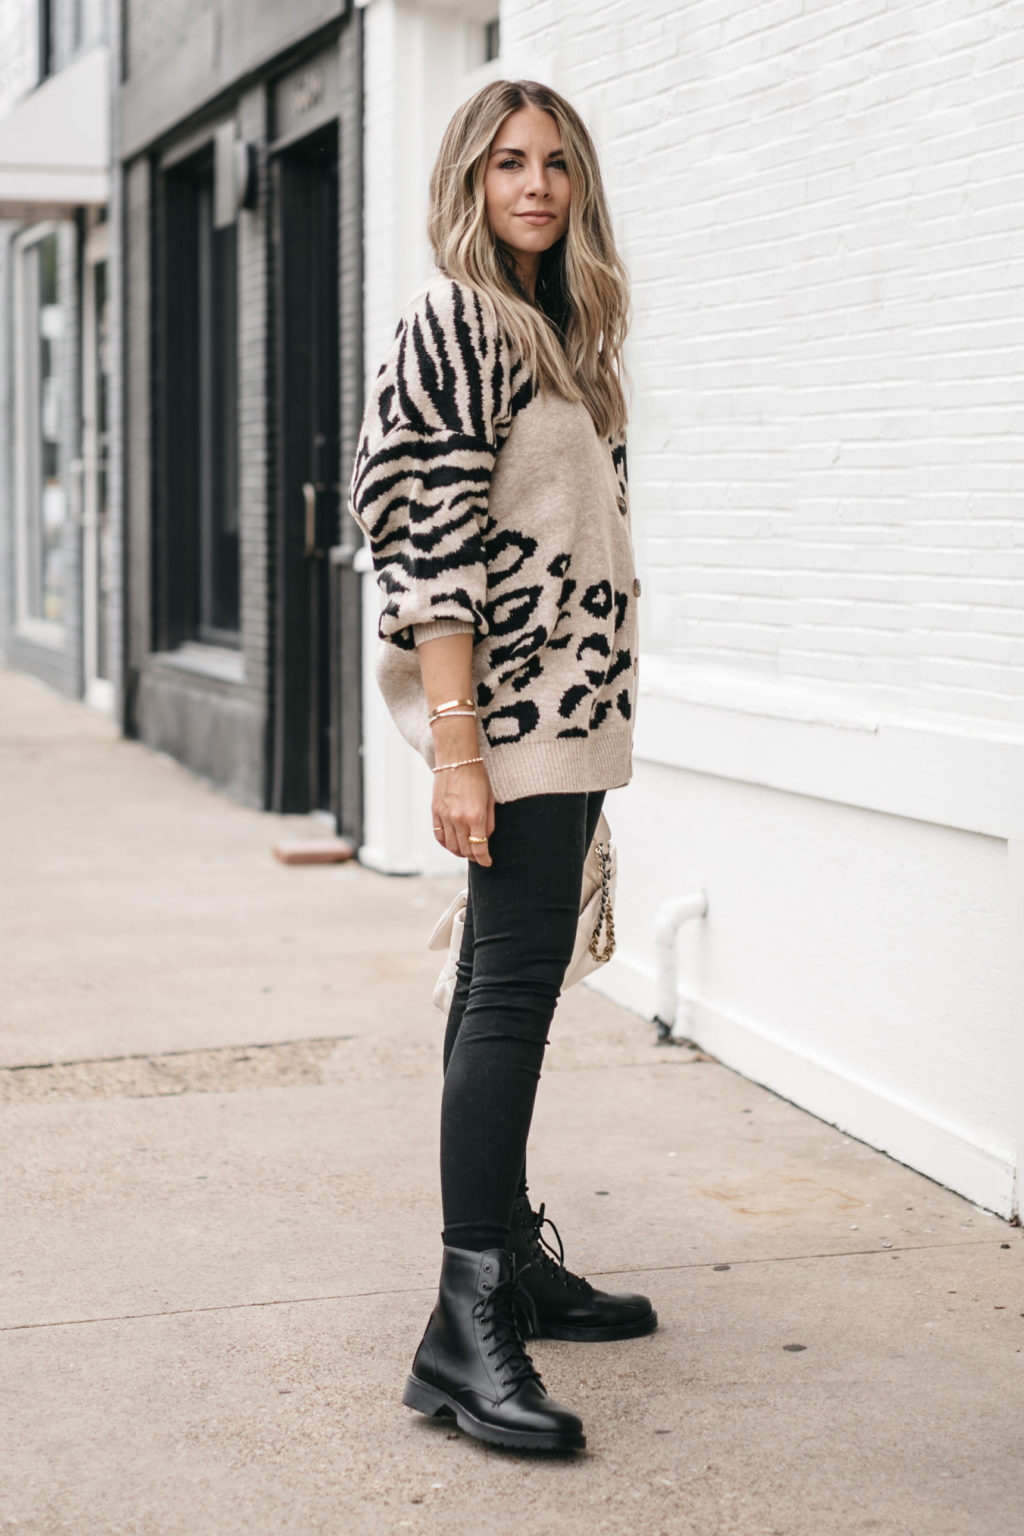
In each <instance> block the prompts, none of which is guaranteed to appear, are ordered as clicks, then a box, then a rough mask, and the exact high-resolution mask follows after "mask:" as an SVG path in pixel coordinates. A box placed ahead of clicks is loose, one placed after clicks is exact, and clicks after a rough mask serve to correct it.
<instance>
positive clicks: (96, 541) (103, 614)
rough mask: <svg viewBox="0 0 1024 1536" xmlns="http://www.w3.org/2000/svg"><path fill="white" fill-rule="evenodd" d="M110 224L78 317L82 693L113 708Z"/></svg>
mask: <svg viewBox="0 0 1024 1536" xmlns="http://www.w3.org/2000/svg"><path fill="white" fill-rule="evenodd" d="M109 251H110V226H109V225H108V224H106V223H103V224H96V225H94V226H93V227H92V229H90V230H89V233H88V235H87V237H86V245H85V271H84V274H83V296H82V297H83V316H82V562H83V574H84V581H83V598H84V619H83V621H84V639H85V696H86V701H87V702H88V703H89V704H91V705H93V707H94V708H96V709H103V710H112V709H113V707H114V687H113V682H112V680H111V669H110V635H109V622H110V593H111V584H112V580H113V562H112V559H111V530H110V500H109V486H110V476H109V461H110V422H109V412H110V387H109V384H110V308H111V306H110V291H109V271H110V266H109Z"/></svg>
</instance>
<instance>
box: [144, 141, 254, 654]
mask: <svg viewBox="0 0 1024 1536" xmlns="http://www.w3.org/2000/svg"><path fill="white" fill-rule="evenodd" d="M163 208H164V225H165V228H164V239H163V263H162V270H163V278H162V281H161V282H160V284H159V289H160V292H159V302H160V303H161V305H162V322H163V323H162V338H163V354H164V358H165V367H164V370H163V381H162V382H163V401H162V407H161V416H162V421H161V426H162V433H161V437H162V457H163V464H164V473H163V476H162V486H163V494H162V502H163V505H162V507H161V509H160V511H161V529H160V531H161V533H162V538H161V539H160V540H159V541H158V548H157V558H158V561H160V562H162V564H163V570H162V582H161V583H160V586H161V590H162V593H163V612H162V621H163V623H162V634H161V635H159V636H158V643H159V644H161V645H162V646H163V647H165V648H171V647H173V646H176V645H180V644H181V643H182V642H183V641H185V640H200V641H204V642H206V643H208V644H214V645H235V646H237V645H238V643H239V618H240V612H239V608H240V583H239V543H238V431H237V414H238V413H237V406H238V366H237V347H238V321H237V277H236V240H235V226H234V224H230V225H227V226H225V227H223V228H217V227H216V226H215V224H214V178H213V154H212V149H208V150H205V151H204V152H203V153H202V154H200V155H199V156H197V157H195V158H194V159H192V160H189V161H187V162H185V164H184V165H182V166H180V167H177V166H176V167H175V168H174V169H173V170H169V171H167V172H166V173H165V176H164V198H163Z"/></svg>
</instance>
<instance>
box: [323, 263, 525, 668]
mask: <svg viewBox="0 0 1024 1536" xmlns="http://www.w3.org/2000/svg"><path fill="white" fill-rule="evenodd" d="M506 375H507V347H506V344H505V343H504V341H503V339H502V338H501V337H500V335H499V333H498V331H497V328H496V327H495V326H494V325H493V324H492V323H489V322H488V320H487V319H486V318H485V315H484V312H483V309H482V306H481V304H480V300H479V298H478V297H477V295H476V294H475V293H474V291H473V290H472V289H471V288H467V287H464V286H463V285H462V284H459V283H454V282H452V281H451V280H449V279H447V278H444V279H441V280H438V281H436V282H434V283H433V284H432V285H431V286H430V287H429V288H428V289H427V290H426V292H425V293H424V294H423V295H422V296H421V297H420V298H419V299H418V300H416V301H415V302H414V303H413V304H412V305H411V306H410V307H409V309H407V311H406V312H405V314H404V315H403V317H402V320H401V323H400V324H399V327H398V331H397V333H396V336H395V340H394V344H393V346H392V348H391V351H390V353H389V355H388V357H387V359H386V360H385V362H384V364H383V366H382V368H381V370H380V372H379V374H378V375H377V379H376V382H375V384H374V386H373V389H372V391H371V393H370V399H369V401H368V404H367V408H366V414H365V417H364V420H363V428H362V432H361V435H360V440H359V446H358V448H357V450H356V458H355V465H354V469H353V474H352V484H351V489H350V495H349V511H350V512H351V513H352V516H353V517H354V518H355V520H356V522H357V523H358V524H359V525H360V527H361V528H362V529H363V530H364V531H365V533H366V535H367V538H368V539H369V541H370V552H371V555H372V558H373V565H374V570H375V571H376V573H377V584H378V586H379V588H380V595H381V611H380V619H379V623H378V634H379V635H380V637H381V639H382V640H389V641H391V642H392V643H393V644H394V645H397V646H399V647H401V648H402V649H406V650H408V649H412V647H413V645H414V643H415V629H416V627H417V626H421V625H430V626H431V631H430V632H431V633H435V632H437V633H444V632H449V633H451V632H457V631H458V630H459V629H460V628H465V629H473V630H474V631H475V632H476V633H477V634H480V635H483V634H486V633H487V632H488V628H489V626H488V622H487V618H486V616H485V610H484V604H485V600H486V596H487V574H486V567H485V558H484V545H483V529H484V525H485V523H486V517H487V497H488V492H489V489H490V482H491V472H492V469H493V467H494V460H495V455H496V453H497V451H498V448H499V446H500V433H501V424H502V421H503V419H504V417H505V416H506V415H507V414H508V392H509V385H508V380H507V377H506ZM434 626H438V627H437V629H436V630H435V628H434ZM441 626H445V627H444V628H442V627H441Z"/></svg>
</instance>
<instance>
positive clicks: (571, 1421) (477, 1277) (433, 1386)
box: [402, 1247, 587, 1451]
mask: <svg viewBox="0 0 1024 1536" xmlns="http://www.w3.org/2000/svg"><path fill="white" fill-rule="evenodd" d="M516 1290H517V1281H516V1278H515V1273H514V1269H513V1261H512V1255H511V1254H510V1253H506V1252H505V1251H504V1249H501V1248H489V1249H488V1250H487V1251H486V1252H485V1253H473V1252H471V1251H470V1250H468V1249H465V1248H447V1247H446V1248H445V1250H444V1256H443V1259H442V1261H441V1284H440V1288H439V1291H438V1297H437V1305H436V1306H435V1308H434V1310H433V1312H432V1313H431V1315H430V1321H429V1322H428V1324H427V1331H426V1332H425V1333H424V1335H423V1339H422V1342H421V1343H420V1347H419V1349H418V1350H417V1351H416V1357H415V1359H414V1360H413V1363H412V1375H411V1376H410V1377H409V1378H408V1380H407V1381H406V1384H405V1391H404V1392H403V1393H402V1401H403V1403H405V1404H406V1405H407V1406H408V1407H409V1408H417V1409H419V1411H420V1413H427V1414H431V1415H432V1416H434V1417H439V1416H443V1417H449V1418H451V1417H453V1416H454V1418H455V1422H456V1423H457V1424H458V1426H459V1428H460V1429H462V1430H465V1432H466V1434H467V1435H475V1436H476V1437H477V1439H478V1440H488V1441H490V1442H491V1443H492V1444H493V1445H507V1446H514V1447H517V1448H518V1449H520V1450H528V1451H576V1450H582V1449H583V1447H584V1446H585V1445H586V1443H587V1442H586V1439H585V1437H584V1434H583V1425H582V1424H581V1422H580V1420H579V1419H578V1418H577V1417H576V1415H575V1414H574V1413H571V1412H570V1411H569V1409H568V1408H563V1407H562V1405H561V1403H556V1402H553V1401H552V1399H551V1398H550V1397H548V1395H547V1393H546V1392H545V1390H544V1383H543V1382H542V1381H541V1379H540V1376H539V1375H538V1374H537V1371H536V1370H535V1369H534V1365H533V1361H532V1360H531V1359H530V1357H529V1355H528V1354H527V1353H526V1350H525V1348H524V1347H523V1340H522V1335H521V1333H520V1331H519V1323H518V1319H517V1315H516V1314H517V1309H516Z"/></svg>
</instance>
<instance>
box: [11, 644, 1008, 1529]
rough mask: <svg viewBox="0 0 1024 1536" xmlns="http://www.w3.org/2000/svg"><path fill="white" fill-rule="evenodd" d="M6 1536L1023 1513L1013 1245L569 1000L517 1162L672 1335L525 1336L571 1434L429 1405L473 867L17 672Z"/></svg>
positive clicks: (633, 1029) (828, 1135)
mask: <svg viewBox="0 0 1024 1536" xmlns="http://www.w3.org/2000/svg"><path fill="white" fill-rule="evenodd" d="M0 814H2V817H3V828H2V843H0V847H2V854H0V862H2V877H0V946H2V957H0V958H2V967H0V1105H2V1107H0V1126H2V1141H0V1159H2V1168H3V1207H2V1209H3V1214H2V1218H0V1220H2V1229H3V1230H2V1240H0V1275H2V1300H0V1310H2V1315H0V1338H2V1358H3V1368H2V1382H3V1398H2V1412H3V1426H4V1428H3V1433H2V1435H0V1532H6V1531H8V1530H10V1531H12V1532H15V1533H19V1536H21V1533H33V1536H51V1533H57V1532H65V1531H70V1532H72V1533H74V1536H236V1533H237V1536H278V1533H295V1536H313V1533H325V1536H326V1533H331V1536H335V1533H337V1536H361V1533H364V1532H366V1533H374V1536H376V1533H384V1532H396V1533H399V1532H412V1533H417V1532H418V1533H429V1536H442V1533H444V1536H463V1533H469V1532H474V1533H475V1532H477V1531H479V1530H481V1529H486V1530H487V1531H490V1532H494V1533H497V1536H504V1533H505V1532H509V1533H512V1532H530V1533H535V1536H549V1533H550V1536H555V1533H559V1536H572V1533H575V1532H580V1533H583V1532H587V1533H590V1532H594V1531H608V1532H612V1533H615V1536H634V1533H636V1536H691V1533H694V1536H732V1533H735V1536H830V1533H837V1536H860V1533H868V1532H870V1533H872V1536H909V1533H913V1536H1015V1533H1018V1532H1021V1531H1024V1428H1022V1426H1024V1382H1022V1370H1024V1353H1022V1349H1024V1283H1022V1280H1024V1264H1022V1244H1021V1233H1020V1231H1019V1230H1018V1229H1015V1228H1011V1227H1008V1226H1006V1225H1005V1224H1004V1223H1003V1222H1001V1221H999V1220H998V1219H997V1218H995V1217H994V1216H991V1215H989V1214H987V1213H985V1212H983V1211H980V1210H978V1209H976V1208H974V1207H972V1206H971V1205H969V1204H968V1203H967V1202H965V1201H963V1200H961V1199H960V1198H958V1197H957V1196H955V1195H952V1194H950V1193H949V1192H948V1191H946V1190H944V1189H942V1188H940V1187H938V1186H937V1185H935V1184H932V1183H931V1182H930V1181H929V1180H927V1179H925V1178H922V1177H920V1176H918V1175H916V1174H914V1173H912V1172H910V1171H909V1170H908V1169H906V1168H904V1167H902V1166H900V1165H899V1164H896V1163H893V1162H892V1161H890V1160H889V1159H888V1158H886V1157H885V1156H883V1155H882V1154H880V1153H877V1152H875V1151H872V1150H871V1149H869V1148H867V1147H865V1146H863V1145H861V1144H860V1143H858V1142H856V1141H853V1140H851V1139H849V1138H847V1137H845V1136H843V1135H841V1134H840V1133H838V1132H837V1131H835V1130H834V1129H832V1128H830V1127H829V1126H827V1125H824V1124H822V1123H821V1122H820V1121H817V1120H815V1119H813V1118H812V1117H810V1116H809V1115H806V1114H804V1113H802V1112H801V1111H799V1110H797V1109H795V1108H794V1107H793V1106H792V1105H790V1104H787V1103H785V1102H783V1101H782V1100H780V1099H777V1098H775V1097H774V1096H773V1095H772V1094H770V1093H767V1092H765V1091H763V1090H762V1089H759V1088H757V1087H755V1086H753V1085H752V1084H750V1083H748V1082H746V1081H744V1080H743V1079H742V1078H739V1077H737V1076H736V1075H735V1074H733V1073H731V1072H728V1071H726V1070H725V1069H724V1068H723V1067H721V1066H719V1065H718V1064H717V1063H715V1062H712V1061H709V1060H707V1059H704V1058H702V1057H701V1056H700V1055H699V1053H696V1052H692V1051H687V1050H665V1049H661V1050H659V1049H658V1048H657V1047H655V1046H654V1045H653V1043H652V1035H653V1032H652V1030H651V1028H650V1026H649V1025H647V1024H646V1023H645V1021H644V1020H642V1019H640V1018H638V1017H636V1016H634V1015H632V1014H630V1013H627V1012H625V1011H624V1010H622V1009H619V1008H617V1007H615V1006H613V1005H612V1004H610V1003H609V1002H607V1001H606V1000H605V999H603V998H601V997H599V996H598V995H596V994H595V993H593V992H591V991H589V990H587V989H586V988H575V989H573V990H571V991H570V992H568V993H567V994H566V996H565V997H564V999H563V1000H562V1002H561V1004H560V1006H559V1014H558V1018H557V1019H556V1022H555V1025H554V1026H553V1029H552V1044H551V1048H550V1052H549V1056H548V1060H547V1064H546V1066H545V1073H544V1080H543V1083H542V1086H541V1094H540V1100H539V1104H538V1110H537V1116H536V1121H535V1129H534V1137H533V1145H532V1153H531V1187H532V1190H533V1193H534V1196H535V1198H536V1199H538V1200H540V1199H543V1200H545V1201H546V1202H547V1204H548V1209H549V1211H550V1213H551V1215H552V1216H553V1217H554V1219H555V1220H556V1221H557V1223H558V1225H559V1227H560V1229H561V1232H562V1235H563V1238H564V1239H565V1240H566V1244H567V1250H568V1252H567V1257H568V1259H569V1261H570V1263H571V1264H572V1266H573V1267H574V1268H577V1269H579V1270H582V1272H584V1273H585V1274H588V1275H590V1276H591V1277H598V1276H599V1277H601V1283H603V1284H605V1285H606V1286H610V1287H616V1286H621V1287H623V1288H638V1289H644V1290H646V1291H648V1292H649V1293H650V1294H651V1295H652V1296H653V1297H654V1299H655V1303H656V1305H657V1307H658V1311H659V1313H660V1316H661V1320H662V1326H661V1327H660V1328H659V1330H658V1331H657V1333H655V1334H653V1335H652V1336H651V1337H650V1338H647V1339H640V1340H636V1341H632V1342H626V1343H621V1344H609V1345H592V1346H580V1345H572V1344H563V1343H553V1342H535V1343H534V1344H533V1345H532V1346H531V1352H532V1354H533V1356H534V1359H535V1360H536V1362H537V1364H538V1366H539V1367H540V1369H541V1371H542V1372H543V1375H544V1379H545V1382H546V1384H547V1386H548V1388H549V1390H550V1391H551V1392H552V1393H553V1395H555V1396H556V1397H558V1398H560V1399H562V1400H563V1401H565V1402H567V1403H569V1404H571V1405H572V1406H573V1407H575V1408H577V1409H578V1410H579V1411H580V1412H581V1413H582V1415H583V1418H584V1421H585V1425H586V1430H587V1436H588V1450H587V1452H586V1453H585V1454H584V1455H582V1456H580V1457H578V1458H576V1459H575V1460H555V1459H545V1458H538V1457H528V1456H523V1455H516V1454H511V1453H507V1452H500V1451H496V1450H489V1449H486V1448H484V1447H482V1446H481V1445H479V1444H477V1443H476V1442H474V1441H471V1440H468V1439H466V1438H465V1437H463V1436H461V1435H459V1434H457V1433H456V1432H455V1431H454V1430H453V1429H452V1428H451V1427H450V1426H445V1425H444V1424H441V1423H432V1422H428V1421H427V1420H425V1419H423V1418H421V1417H420V1416H419V1415H415V1414H412V1413H410V1412H409V1411H408V1410H407V1409H405V1408H403V1407H402V1405H401V1403H400V1401H399V1394H400V1391H401V1386H402V1382H403V1379H404V1376H405V1373H406V1371H407V1369H408V1366H409V1362H410V1360H411V1356H412V1352H413V1350H414V1348H415V1345H416V1343H417V1341H418V1339H419V1336H420V1333H421V1331H422V1329H423V1325H424V1323H425V1321H426V1316H427V1313H428V1311H429V1308H430V1306H431V1303H432V1293H433V1290H434V1286H435V1283H436V1274H437V1264H438V1259H439V1243H440V1239H439V1228H440V1214H439V1202H438V1192H437V1176H436V1139H437V1111H438V1099H439V1084H440V1078H439V1046H440V1034H441V1021H440V1016H439V1015H438V1014H436V1013H435V1012H434V1010H433V1009H432V1007H431V1003H430V989H431V984H432V980H433V977H434V974H435V972H436V970H437V961H438V957H437V956H435V955H432V954H430V953H428V952H427V950H426V949H425V948H424V941H425V938H426V935H427V933H428V932H429V929H430V927H431V925H432V923H433V920H434V916H435V914H436V913H437V912H438V911H439V910H440V908H441V907H442V905H443V904H444V902H445V901H446V900H447V899H448V895H449V893H450V892H452V891H453V890H454V889H455V888H456V886H457V883H458V877H457V876H456V877H453V878H452V879H450V880H397V879H388V878H386V877H384V876H380V875H376V874H374V873H372V872H370V871H367V870H363V869H360V868H358V867H356V866H353V865H348V866H341V867H309V868H285V867H283V866H281V865H279V864H277V863H276V862H274V861H273V860H272V859H271V857H270V845H271V843H272V842H273V841H274V840H275V839H276V838H277V837H278V836H280V834H281V832H282V830H283V829H284V828H285V826H287V830H288V831H290V832H292V833H295V832H296V831H302V830H305V824H304V823H297V824H296V823H294V822H293V823H291V824H287V823H285V822H283V821H282V819H280V818H273V817H269V816H263V815H259V814H257V813H255V812H252V811H247V810H244V809H242V808H240V807H239V806H237V805H234V804H233V803H231V802H230V801H227V800H225V799H224V798H223V797H221V796H220V795H218V794H217V793H216V792H214V791H213V790H212V789H210V788H209V787H207V786H206V785H204V784H202V783H200V782H197V781H196V780H194V779H193V778H191V777H190V776H189V775H188V774H186V773H185V772H184V771H182V770H180V769H179V768H178V767H177V766H176V765H174V764H171V763H168V762H166V761H165V760H163V759H161V758H158V757H155V756H153V755H152V754H150V753H148V752H146V751H145V750H144V749H143V748H141V747H139V746H137V745H135V744H133V743H129V742H124V741H121V740H120V739H119V738H118V737H117V736H116V734H115V733H114V731H113V730H112V728H111V727H110V726H109V724H107V723H106V722H104V721H103V720H101V719H99V718H98V717H97V716H95V715H93V714H91V713H90V712H89V711H87V710H85V709H84V708H82V707H79V706H76V705H72V704H68V703H65V702H63V701H61V700H59V699H57V698H55V697H54V696H52V695H51V694H49V693H48V692H46V690H45V689H43V688H42V687H41V686H40V685H37V684H35V683H34V682H31V681H28V680H25V679H23V678H19V677H16V676H14V675H12V674H10V673H4V672H0Z"/></svg>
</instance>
